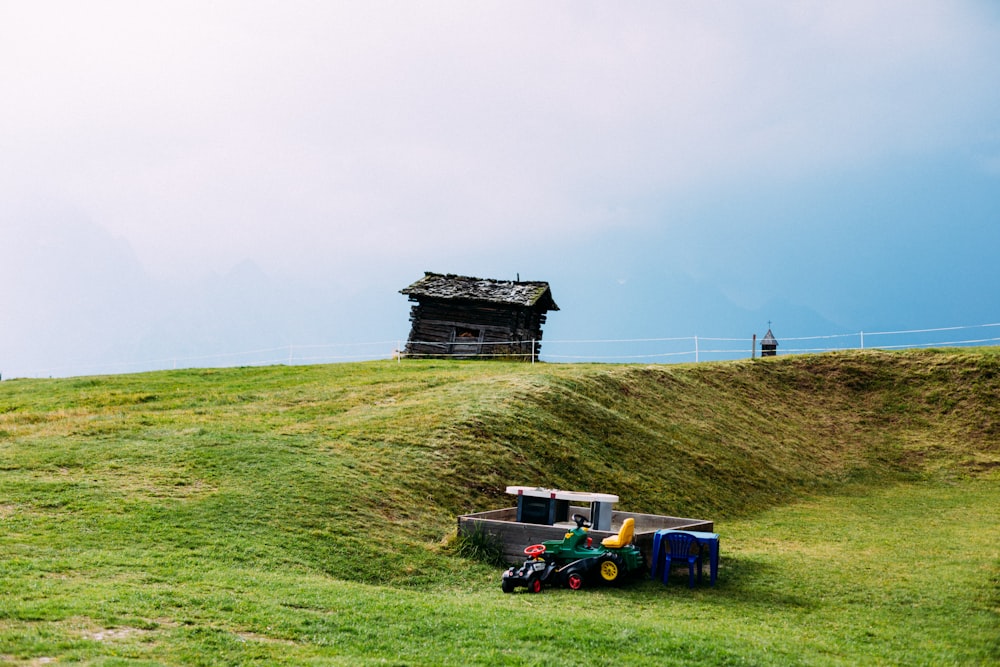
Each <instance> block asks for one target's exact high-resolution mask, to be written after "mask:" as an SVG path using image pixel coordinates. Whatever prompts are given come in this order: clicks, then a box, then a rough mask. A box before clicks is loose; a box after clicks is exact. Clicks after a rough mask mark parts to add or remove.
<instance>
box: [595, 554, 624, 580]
mask: <svg viewBox="0 0 1000 667" xmlns="http://www.w3.org/2000/svg"><path fill="white" fill-rule="evenodd" d="M597 572H598V574H600V575H601V581H603V582H604V583H606V584H616V583H618V582H619V581H621V579H622V577H623V576H625V559H624V558H622V557H621V556H619V555H618V554H605V555H604V556H601V559H600V560H599V561H598V562H597Z"/></svg>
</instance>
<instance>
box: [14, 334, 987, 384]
mask: <svg viewBox="0 0 1000 667" xmlns="http://www.w3.org/2000/svg"><path fill="white" fill-rule="evenodd" d="M543 342H544V346H543V345H542V343H543ZM420 343H421V341H406V340H405V339H397V340H381V341H370V342H359V343H320V344H312V345H298V344H289V345H282V346H276V347H268V348H261V349H255V350H245V351H241V352H224V353H217V354H202V355H193V356H180V355H178V356H171V357H161V358H158V359H146V360H142V361H118V362H115V361H112V362H94V363H81V364H73V365H65V366H60V367H54V368H46V369H39V370H37V371H34V372H30V373H20V374H18V375H17V377H60V376H61V377H68V376H77V375H97V374H101V375H104V374H118V373H137V372H143V371H154V370H169V369H180V368H222V367H234V366H274V365H288V366H296V365H311V364H327V363H341V362H351V361H377V360H394V361H396V362H397V363H402V362H403V361H404V360H405V359H414V358H420V357H439V356H442V355H448V354H456V356H458V355H457V352H458V350H456V349H452V348H451V346H452V345H455V346H457V347H461V353H462V354H463V355H464V356H474V357H477V358H506V359H522V360H524V361H531V362H534V361H535V360H538V361H543V362H552V363H582V362H597V363H682V362H696V363H698V362H705V361H726V360H733V359H743V358H750V357H754V356H760V354H761V349H760V338H759V337H757V336H754V335H751V336H748V337H743V338H718V337H708V336H682V337H670V338H622V339H563V340H548V339H546V340H544V341H513V340H511V341H490V342H489V343H482V344H479V347H476V348H475V349H472V348H470V346H469V344H468V343H466V342H458V343H454V344H452V343H442V342H441V341H433V342H425V344H433V345H436V346H438V348H439V350H440V352H439V353H434V354H431V353H426V354H415V353H408V352H406V348H407V346H408V345H418V344H420ZM995 345H1000V322H998V323H992V324H977V325H970V326H951V327H936V328H931V329H908V330H900V331H872V332H869V331H858V332H854V333H842V334H830V335H822V336H800V337H789V338H779V339H778V349H777V354H779V355H787V354H816V353H821V352H834V351H838V350H865V349H879V350H896V349H912V348H932V347H978V346H995ZM542 347H544V350H543V349H542Z"/></svg>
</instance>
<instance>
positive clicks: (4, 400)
mask: <svg viewBox="0 0 1000 667" xmlns="http://www.w3.org/2000/svg"><path fill="white" fill-rule="evenodd" d="M997 359H998V356H997V351H996V350H978V351H973V352H970V351H956V352H952V351H948V352H944V351H926V352H920V353H899V354H895V353H893V354H887V353H864V354H855V353H851V354H836V355H819V356H817V357H803V358H795V357H789V358H778V359H775V360H767V361H758V362H756V363H751V362H734V363H725V364H703V365H699V366H667V367H663V366H596V365H580V366H577V365H566V366H548V365H544V364H539V365H534V366H532V365H526V364H509V363H485V364H484V363H457V362H412V361H409V362H406V363H403V364H399V365H397V364H388V363H381V362H377V363H368V364H343V365H334V366H316V367H293V368H283V367H277V368H265V369H224V370H194V371H175V372H163V373H148V374H140V375H132V376H114V377H101V378H76V379H69V380H46V381H36V380H32V381H24V380H19V381H10V382H3V383H0V527H2V528H3V532H2V534H0V556H2V558H0V582H2V587H3V590H2V601H0V642H2V643H0V656H6V657H9V658H10V659H14V660H21V661H26V662H27V661H40V660H43V659H49V658H52V659H58V660H60V661H70V660H79V661H98V662H106V663H107V664H114V663H115V661H118V660H120V661H121V662H122V664H131V663H135V664H141V663H143V662H146V663H150V664H253V663H258V664H279V663H285V664H302V663H304V662H309V661H313V660H315V661H318V662H320V663H322V664H338V663H340V664H364V663H365V662H366V661H367V662H371V663H378V662H380V661H383V660H385V661H388V662H389V663H390V664H392V663H393V662H395V663H398V664H486V663H493V664H542V663H545V664H570V663H571V662H579V661H580V660H584V659H589V660H591V661H593V660H595V659H596V660H598V661H599V662H600V661H603V660H611V659H614V658H615V657H616V656H617V657H621V658H622V659H623V660H625V661H626V662H631V663H634V664H642V662H643V660H650V659H652V660H655V661H656V662H658V663H660V664H739V663H746V662H749V663H752V664H790V663H791V664H794V663H799V664H847V663H851V664H856V663H858V662H868V663H872V662H874V663H879V662H882V663H886V664H908V663H915V664H921V663H923V662H925V661H930V662H934V661H935V660H929V658H930V657H933V658H937V660H936V661H939V662H946V663H953V664H980V663H981V662H983V661H989V660H992V659H993V658H995V657H997V651H998V649H997V644H996V637H997V635H998V632H997V629H998V627H997V607H998V606H1000V604H998V595H997V579H998V557H997V553H996V544H997V543H998V542H1000V540H998V539H997V537H998V530H997V525H996V516H995V515H996V514H997V513H996V512H995V511H993V508H995V507H997V506H998V504H1000V503H998V502H997V501H998V498H997V491H996V489H997V478H996V466H997V463H998V461H1000V452H998V449H997V443H998V440H1000V438H998V437H997V435H998V427H997V423H998V420H997V415H998V406H997V401H996V396H997V394H998V392H1000V386H998V382H1000V374H998V373H997V369H998V361H997ZM512 483H530V484H541V485H546V486H554V487H562V488H577V489H587V490H594V491H607V492H612V493H618V494H619V495H621V496H622V498H623V502H622V506H623V507H625V508H627V509H634V510H639V511H651V512H656V513H665V514H675V515H688V516H692V515H693V516H705V517H707V518H712V519H715V520H716V521H717V528H718V530H719V531H720V532H721V533H722V534H723V554H724V560H723V579H722V581H721V582H720V584H719V586H718V587H716V588H715V589H707V588H706V589H697V590H695V591H688V590H687V589H686V588H685V587H684V585H683V581H682V579H681V580H678V582H676V583H673V584H672V585H671V586H669V587H667V588H664V587H662V586H660V585H658V584H655V583H654V582H639V583H638V584H635V585H632V586H629V587H627V588H622V589H616V590H608V591H604V590H595V591H587V592H585V593H582V594H573V593H569V592H568V591H547V592H546V593H545V594H543V595H541V596H523V595H516V596H504V595H502V594H500V593H499V585H498V583H497V582H498V576H499V572H498V571H497V570H494V569H492V568H488V567H486V566H483V565H481V564H478V563H475V562H471V561H467V560H464V559H461V558H458V557H456V556H455V555H454V553H453V550H452V549H451V548H450V546H449V540H448V538H449V535H450V534H451V533H452V532H453V530H454V523H455V515H456V514H459V513H462V512H465V511H472V510H480V509H487V508H490V507H499V506H504V505H507V504H509V503H510V499H509V498H507V497H505V496H504V495H503V493H502V491H503V487H504V486H505V485H506V484H512ZM581 595H582V597H581ZM405 637H410V638H411V639H409V640H407V639H404V638H405Z"/></svg>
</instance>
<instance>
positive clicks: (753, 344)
mask: <svg viewBox="0 0 1000 667" xmlns="http://www.w3.org/2000/svg"><path fill="white" fill-rule="evenodd" d="M750 358H751V359H756V358H757V334H754V335H753V340H752V341H750Z"/></svg>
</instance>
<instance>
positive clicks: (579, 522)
mask: <svg viewBox="0 0 1000 667" xmlns="http://www.w3.org/2000/svg"><path fill="white" fill-rule="evenodd" d="M573 521H576V527H577V528H590V526H591V525H593V524H591V523H590V521H589V520H588V519H587V517H585V516H583V515H582V514H574V515H573Z"/></svg>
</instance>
